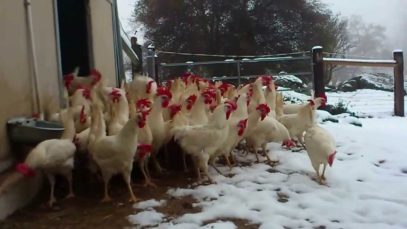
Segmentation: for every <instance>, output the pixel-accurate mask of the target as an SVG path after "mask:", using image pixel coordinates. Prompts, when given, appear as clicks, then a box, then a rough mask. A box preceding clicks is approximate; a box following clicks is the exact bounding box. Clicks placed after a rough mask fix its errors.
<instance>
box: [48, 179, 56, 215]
mask: <svg viewBox="0 0 407 229" xmlns="http://www.w3.org/2000/svg"><path fill="white" fill-rule="evenodd" d="M47 178H48V181H49V185H50V188H51V190H50V196H49V201H48V206H49V207H50V208H51V207H52V205H53V204H54V202H55V201H56V200H55V196H54V189H55V176H54V175H52V174H49V173H47Z"/></svg>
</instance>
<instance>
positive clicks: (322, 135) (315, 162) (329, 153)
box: [304, 125, 336, 184]
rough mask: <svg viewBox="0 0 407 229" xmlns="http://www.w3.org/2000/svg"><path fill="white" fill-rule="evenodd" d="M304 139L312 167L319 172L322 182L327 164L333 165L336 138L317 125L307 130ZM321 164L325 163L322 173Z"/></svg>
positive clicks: (320, 181) (319, 178)
mask: <svg viewBox="0 0 407 229" xmlns="http://www.w3.org/2000/svg"><path fill="white" fill-rule="evenodd" d="M304 139H305V147H306V149H307V153H308V156H309V158H310V160H311V164H312V167H313V168H314V169H315V172H316V173H317V176H318V181H319V183H320V184H322V182H323V181H324V180H325V169H326V165H327V164H328V165H329V166H332V164H333V161H334V159H335V155H336V143H335V139H334V137H333V136H332V135H331V134H330V133H329V132H328V131H327V130H325V129H324V128H322V127H320V126H317V125H315V126H313V127H311V128H309V129H308V130H307V131H306V133H305V138H304ZM321 164H322V165H323V170H322V174H321V175H320V173H319V168H320V165H321Z"/></svg>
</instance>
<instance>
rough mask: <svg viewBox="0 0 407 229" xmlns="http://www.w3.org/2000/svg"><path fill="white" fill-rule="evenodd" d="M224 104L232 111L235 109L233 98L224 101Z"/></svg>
mask: <svg viewBox="0 0 407 229" xmlns="http://www.w3.org/2000/svg"><path fill="white" fill-rule="evenodd" d="M225 105H226V106H229V107H230V108H231V109H232V110H233V111H234V110H236V109H237V104H236V102H235V101H233V100H228V101H226V102H225Z"/></svg>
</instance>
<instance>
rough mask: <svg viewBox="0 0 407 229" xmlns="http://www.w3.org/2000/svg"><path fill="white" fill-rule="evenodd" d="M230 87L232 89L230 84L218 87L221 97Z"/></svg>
mask: <svg viewBox="0 0 407 229" xmlns="http://www.w3.org/2000/svg"><path fill="white" fill-rule="evenodd" d="M230 87H232V85H231V84H228V83H222V85H220V86H219V90H220V93H221V95H222V96H223V95H224V94H225V92H226V91H227V90H228V89H229V88H230Z"/></svg>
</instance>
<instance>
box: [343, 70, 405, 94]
mask: <svg viewBox="0 0 407 229" xmlns="http://www.w3.org/2000/svg"><path fill="white" fill-rule="evenodd" d="M357 89H375V90H382V91H393V89H394V78H393V76H392V75H389V74H386V73H362V74H359V75H357V76H355V77H353V78H351V79H350V80H347V81H345V82H343V83H342V84H340V85H339V86H338V90H340V91H345V92H347V91H355V90H357ZM404 93H405V94H406V92H404Z"/></svg>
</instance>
